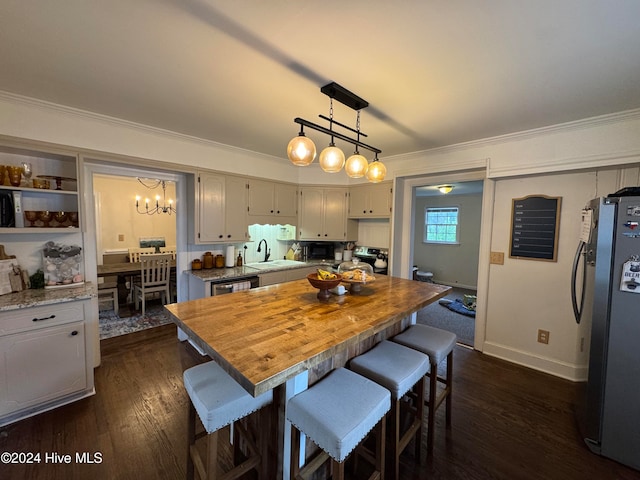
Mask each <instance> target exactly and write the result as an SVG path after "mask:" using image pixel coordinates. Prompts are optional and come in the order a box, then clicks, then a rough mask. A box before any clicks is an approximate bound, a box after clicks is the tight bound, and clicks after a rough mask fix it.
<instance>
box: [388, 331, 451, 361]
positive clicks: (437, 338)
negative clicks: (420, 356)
mask: <svg viewBox="0 0 640 480" xmlns="http://www.w3.org/2000/svg"><path fill="white" fill-rule="evenodd" d="M457 339H458V338H457V337H456V334H455V333H451V332H447V331H446V330H442V329H440V328H434V327H429V326H427V325H412V326H411V327H409V328H407V329H406V330H405V331H404V332H402V333H400V334H398V335H396V336H395V337H393V341H394V342H396V343H400V344H402V345H406V346H407V347H411V348H413V349H415V350H418V351H419V352H422V353H425V354H427V355H429V358H430V360H431V364H432V365H438V364H439V363H440V362H442V360H444V359H445V357H446V356H447V355H448V354H449V352H451V350H453V347H454V346H455V344H456V341H457Z"/></svg>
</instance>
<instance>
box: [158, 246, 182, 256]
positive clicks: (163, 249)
mask: <svg viewBox="0 0 640 480" xmlns="http://www.w3.org/2000/svg"><path fill="white" fill-rule="evenodd" d="M177 251H178V250H177V248H176V246H175V245H169V246H168V247H160V253H170V254H171V258H172V259H173V260H175V259H176V252H177Z"/></svg>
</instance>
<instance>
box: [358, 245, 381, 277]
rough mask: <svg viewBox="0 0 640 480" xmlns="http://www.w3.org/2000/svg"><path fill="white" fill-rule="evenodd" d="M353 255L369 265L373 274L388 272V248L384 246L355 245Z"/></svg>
mask: <svg viewBox="0 0 640 480" xmlns="http://www.w3.org/2000/svg"><path fill="white" fill-rule="evenodd" d="M353 257H354V258H358V259H359V260H361V261H363V262H365V263H367V264H369V265H371V266H372V267H373V273H374V274H380V275H387V274H388V271H389V270H388V263H389V250H388V249H386V248H378V247H364V246H357V247H356V248H355V249H354V250H353Z"/></svg>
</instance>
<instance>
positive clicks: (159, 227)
mask: <svg viewBox="0 0 640 480" xmlns="http://www.w3.org/2000/svg"><path fill="white" fill-rule="evenodd" d="M83 175H84V185H86V192H85V195H84V201H85V204H84V208H85V213H86V219H87V221H86V225H87V232H86V235H87V237H88V240H89V241H87V242H85V244H86V245H87V252H86V258H87V259H92V260H94V261H91V262H90V264H89V265H87V268H86V270H87V278H93V281H95V282H96V283H98V274H97V270H98V267H97V266H98V265H99V264H102V263H103V262H104V261H105V256H106V257H113V258H111V260H107V261H117V260H126V258H127V255H128V248H129V247H133V246H139V245H140V240H141V239H144V240H145V241H148V239H149V238H158V237H164V239H165V242H166V241H169V242H174V243H172V245H175V247H176V250H177V252H178V253H177V254H176V272H180V271H182V270H184V267H182V265H184V258H186V254H184V255H181V253H180V252H184V251H185V250H186V248H187V236H186V231H187V221H186V215H187V209H186V203H187V202H186V201H185V199H186V174H182V173H176V172H170V171H166V170H162V169H160V168H149V167H141V166H135V165H134V166H130V165H121V164H113V163H109V162H103V161H100V160H99V159H95V160H94V159H91V160H87V159H85V162H84V168H83ZM138 177H139V178H145V179H157V180H160V181H165V184H166V185H170V188H168V190H169V191H170V192H171V193H170V194H169V193H168V194H167V200H168V198H172V199H173V200H175V201H174V203H173V206H174V207H175V209H176V212H175V213H173V212H172V215H168V213H166V214H165V213H160V214H154V215H146V214H139V213H138V212H137V211H136V206H135V201H136V200H135V196H136V194H138V195H140V196H141V197H142V199H141V202H142V205H141V208H140V210H141V211H144V199H145V198H146V197H149V198H150V202H151V204H152V205H153V206H155V195H156V194H159V195H160V196H161V200H160V204H162V202H163V200H162V196H163V193H162V192H155V191H153V192H151V191H148V190H150V189H147V188H146V187H145V186H144V185H142V184H139V182H138V181H137V178H138ZM145 183H146V184H147V185H151V184H152V183H150V182H145ZM136 184H139V185H136ZM145 190H147V191H146V192H145ZM170 195H171V196H170ZM114 204H117V206H115V205H114ZM153 217H155V218H153ZM167 217H168V218H167ZM91 239H93V241H91ZM167 245H169V244H167ZM87 263H89V262H87ZM121 280H122V279H121ZM180 280H181V279H180V275H176V284H177V296H178V299H181V297H182V296H183V292H182V290H183V289H184V287H183V285H181V283H182V282H181V281H180ZM121 301H122V300H121ZM107 306H109V307H111V305H110V304H109V303H107ZM100 307H101V306H100V305H97V308H98V312H96V315H97V317H98V319H99V330H100V331H99V338H100V339H104V338H109V337H112V336H116V335H121V334H126V333H131V332H133V331H137V330H141V329H146V328H152V327H155V326H158V325H163V324H165V323H168V322H169V320H168V318H167V317H166V315H165V313H164V309H163V308H162V305H161V304H160V303H158V305H157V307H156V308H154V307H153V303H151V308H147V312H146V315H144V316H143V315H141V313H140V312H137V311H135V310H134V309H133V306H132V305H131V304H130V298H127V297H126V295H125V299H124V302H123V303H122V304H121V305H120V306H119V308H118V310H119V311H118V313H117V314H116V313H115V311H114V309H113V307H111V308H109V309H107V308H106V307H105V306H104V305H103V306H102V307H103V308H100Z"/></svg>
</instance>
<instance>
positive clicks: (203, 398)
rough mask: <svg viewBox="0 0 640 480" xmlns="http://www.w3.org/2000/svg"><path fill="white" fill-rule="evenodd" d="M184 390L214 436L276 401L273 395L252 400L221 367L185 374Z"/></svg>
mask: <svg viewBox="0 0 640 480" xmlns="http://www.w3.org/2000/svg"><path fill="white" fill-rule="evenodd" d="M183 377H184V387H185V388H186V390H187V393H188V394H189V397H191V402H192V403H193V406H194V408H195V409H196V412H198V416H199V417H200V420H201V421H202V425H204V428H205V429H206V430H207V432H209V433H211V432H214V431H216V430H219V429H220V428H222V427H225V426H227V425H230V424H231V423H233V422H235V421H236V420H239V419H241V418H244V417H246V416H247V415H249V414H250V413H253V412H255V411H257V410H260V409H261V408H262V407H264V406H265V405H268V404H270V403H271V402H272V400H273V392H272V391H268V392H266V393H263V394H262V395H260V396H259V397H253V396H251V395H250V394H249V393H248V392H247V391H246V390H245V389H244V388H242V387H241V386H240V384H238V383H237V382H236V381H235V380H234V379H233V378H231V377H230V376H229V375H228V374H227V372H225V371H224V370H223V369H222V368H221V367H220V366H219V365H218V364H217V363H215V362H207V363H203V364H200V365H197V366H195V367H192V368H190V369H188V370H186V371H185V372H184V375H183Z"/></svg>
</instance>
